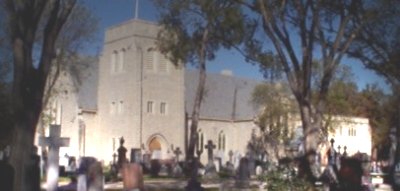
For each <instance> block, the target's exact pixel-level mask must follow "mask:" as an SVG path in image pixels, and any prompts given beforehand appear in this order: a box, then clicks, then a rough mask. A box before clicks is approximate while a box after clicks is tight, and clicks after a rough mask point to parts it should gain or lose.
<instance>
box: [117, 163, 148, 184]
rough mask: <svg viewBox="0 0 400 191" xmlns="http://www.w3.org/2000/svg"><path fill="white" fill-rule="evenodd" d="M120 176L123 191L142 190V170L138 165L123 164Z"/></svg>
mask: <svg viewBox="0 0 400 191" xmlns="http://www.w3.org/2000/svg"><path fill="white" fill-rule="evenodd" d="M121 174H122V183H123V188H124V190H135V189H139V190H143V188H144V186H143V185H144V183H143V170H142V167H141V166H140V165H139V164H138V163H125V164H124V165H123V167H122V172H121Z"/></svg>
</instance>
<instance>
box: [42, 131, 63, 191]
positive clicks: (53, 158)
mask: <svg viewBox="0 0 400 191" xmlns="http://www.w3.org/2000/svg"><path fill="white" fill-rule="evenodd" d="M60 135H61V126H60V125H50V136H49V137H40V139H39V145H40V146H48V147H49V154H48V163H47V164H48V165H47V190H48V191H56V190H57V186H58V173H59V172H58V168H59V166H58V162H59V151H60V147H67V146H69V138H64V137H60Z"/></svg>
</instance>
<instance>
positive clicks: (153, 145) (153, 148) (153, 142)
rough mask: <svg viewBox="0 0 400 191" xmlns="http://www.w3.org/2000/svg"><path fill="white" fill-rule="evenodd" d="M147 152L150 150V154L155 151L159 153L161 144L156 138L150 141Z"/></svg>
mask: <svg viewBox="0 0 400 191" xmlns="http://www.w3.org/2000/svg"><path fill="white" fill-rule="evenodd" d="M149 150H150V152H153V151H156V150H158V151H161V143H160V141H159V140H158V138H157V137H154V138H152V139H151V140H150V143H149Z"/></svg>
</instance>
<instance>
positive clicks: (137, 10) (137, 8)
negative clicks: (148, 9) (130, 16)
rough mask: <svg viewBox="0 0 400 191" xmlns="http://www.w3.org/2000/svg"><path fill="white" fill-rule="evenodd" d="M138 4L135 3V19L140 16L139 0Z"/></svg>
mask: <svg viewBox="0 0 400 191" xmlns="http://www.w3.org/2000/svg"><path fill="white" fill-rule="evenodd" d="M135 1H136V4H135V19H138V17H139V0H135Z"/></svg>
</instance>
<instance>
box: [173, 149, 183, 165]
mask: <svg viewBox="0 0 400 191" xmlns="http://www.w3.org/2000/svg"><path fill="white" fill-rule="evenodd" d="M174 154H175V156H176V162H179V155H180V154H182V151H181V149H180V148H179V147H176V149H175V150H174Z"/></svg>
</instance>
